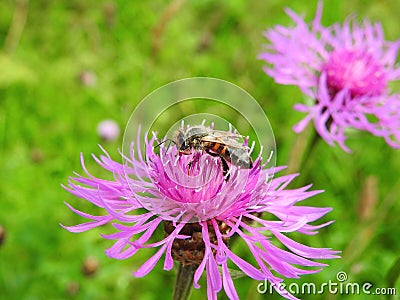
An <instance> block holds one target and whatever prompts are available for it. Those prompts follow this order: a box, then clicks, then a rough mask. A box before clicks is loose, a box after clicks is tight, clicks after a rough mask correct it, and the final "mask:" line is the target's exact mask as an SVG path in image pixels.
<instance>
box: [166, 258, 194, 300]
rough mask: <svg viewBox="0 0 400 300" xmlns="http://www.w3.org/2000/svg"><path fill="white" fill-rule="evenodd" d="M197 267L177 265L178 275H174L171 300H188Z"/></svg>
mask: <svg viewBox="0 0 400 300" xmlns="http://www.w3.org/2000/svg"><path fill="white" fill-rule="evenodd" d="M197 267H198V266H197V265H183V264H182V263H180V264H179V268H178V274H177V275H176V281H175V288H174V296H173V298H172V299H173V300H186V299H189V296H190V292H191V291H192V287H193V277H194V272H195V271H196V269H197Z"/></svg>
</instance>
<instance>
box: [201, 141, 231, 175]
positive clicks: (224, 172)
mask: <svg viewBox="0 0 400 300" xmlns="http://www.w3.org/2000/svg"><path fill="white" fill-rule="evenodd" d="M206 152H207V154H209V155H211V156H214V157H219V158H220V159H221V165H222V175H224V178H225V181H228V180H229V177H230V175H229V174H228V172H229V166H228V163H227V162H226V160H225V158H224V157H223V156H221V155H219V154H217V153H213V152H211V151H210V150H208V149H207V150H206Z"/></svg>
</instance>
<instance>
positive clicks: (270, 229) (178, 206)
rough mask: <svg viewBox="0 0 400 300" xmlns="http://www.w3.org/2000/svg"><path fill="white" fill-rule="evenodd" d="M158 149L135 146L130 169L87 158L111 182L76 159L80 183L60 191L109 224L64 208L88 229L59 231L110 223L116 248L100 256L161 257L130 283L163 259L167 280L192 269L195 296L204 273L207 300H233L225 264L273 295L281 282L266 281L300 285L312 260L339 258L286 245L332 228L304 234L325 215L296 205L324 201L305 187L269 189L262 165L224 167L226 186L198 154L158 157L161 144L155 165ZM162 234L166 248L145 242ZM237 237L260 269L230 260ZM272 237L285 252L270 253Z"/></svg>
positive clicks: (217, 166)
mask: <svg viewBox="0 0 400 300" xmlns="http://www.w3.org/2000/svg"><path fill="white" fill-rule="evenodd" d="M155 141H156V139H155V138H152V139H151V140H150V141H145V146H146V151H145V157H143V153H142V151H141V150H140V145H139V143H140V141H138V143H137V144H136V148H134V147H133V144H132V147H131V152H130V154H129V157H125V158H126V164H121V163H118V162H116V161H114V160H112V159H111V158H110V157H109V156H108V154H107V153H106V152H105V151H104V153H105V155H102V156H100V158H97V157H95V156H93V157H94V159H95V161H96V162H97V163H98V164H99V165H100V166H102V167H103V168H104V169H106V170H108V171H109V172H111V173H112V174H113V176H114V179H113V180H104V179H100V178H96V177H94V176H92V175H91V174H90V173H89V172H88V171H87V170H86V168H85V166H84V162H83V157H82V166H83V170H84V171H85V173H86V175H85V176H80V175H78V176H76V177H73V178H71V179H70V181H69V184H68V187H65V188H66V190H67V191H69V192H70V193H72V194H74V195H76V196H77V197H80V198H83V199H86V200H88V201H90V202H91V203H93V204H94V205H96V206H98V207H101V208H103V209H104V211H105V214H104V215H101V216H95V215H90V214H87V213H84V212H81V211H78V210H76V209H75V208H73V207H72V206H70V205H69V204H67V205H68V207H69V208H70V209H71V210H72V211H74V212H75V213H77V214H79V215H80V216H82V217H85V218H88V219H90V220H91V221H89V222H86V223H83V224H79V225H75V226H65V228H66V229H67V230H69V231H71V232H83V231H86V230H90V229H92V228H95V227H98V226H102V225H104V224H107V223H111V224H112V226H114V227H115V229H116V232H115V233H113V234H109V235H104V236H103V237H104V238H106V239H110V240H115V243H114V245H113V246H111V247H110V248H109V249H107V250H106V254H107V255H108V256H109V257H112V258H116V259H127V258H129V257H131V256H133V255H135V254H136V253H137V252H138V251H139V250H141V249H142V248H154V249H157V251H156V253H155V254H154V255H153V256H152V257H151V258H150V259H148V260H147V261H146V262H144V264H143V265H142V266H141V267H140V268H139V269H138V270H136V271H135V272H134V276H136V277H141V276H145V275H146V274H148V273H149V272H150V271H151V270H152V269H153V268H154V267H155V265H156V263H157V262H158V261H159V260H160V259H161V257H163V256H164V270H171V269H172V268H173V266H174V260H177V261H179V262H180V263H182V264H184V265H195V266H196V271H195V274H194V287H196V288H199V284H198V281H199V278H200V277H201V275H202V274H203V273H205V274H206V278H207V294H208V298H209V299H216V298H217V293H218V292H219V291H220V290H221V289H222V288H224V290H225V292H226V294H227V296H228V297H229V298H230V299H238V295H237V293H236V290H235V287H234V285H233V280H232V278H231V275H230V273H229V271H228V261H231V262H232V263H233V264H234V265H236V266H237V267H238V268H239V269H240V270H241V271H243V272H244V273H245V274H246V275H247V276H249V277H251V278H253V279H254V280H265V279H266V280H268V281H269V282H271V283H274V284H275V286H279V282H282V280H283V279H282V278H280V277H278V276H276V275H274V274H273V272H272V271H275V273H278V274H280V275H281V276H283V277H290V278H297V277H299V276H300V275H303V274H310V273H315V272H318V271H320V269H321V268H322V267H323V266H326V265H325V264H323V263H320V262H315V261H313V259H331V258H336V257H337V256H336V254H337V251H333V250H331V249H328V248H312V247H309V246H305V245H302V244H300V243H297V242H295V241H294V240H292V239H290V238H289V237H287V236H286V235H285V234H286V233H288V232H299V233H302V234H307V235H311V234H316V233H317V230H318V229H319V228H322V227H324V226H326V225H328V224H330V223H332V222H327V223H324V224H320V225H311V224H309V223H311V222H314V221H316V220H318V219H319V218H321V217H322V216H324V215H325V214H326V213H328V212H329V211H330V210H331V208H316V207H309V206H298V205H296V204H297V203H298V202H300V201H302V200H305V199H307V198H309V197H312V196H314V195H316V194H319V193H320V192H321V191H309V188H310V187H311V185H309V186H305V187H302V188H298V189H285V188H286V186H287V185H288V184H289V183H290V182H291V181H292V180H293V179H294V178H295V177H296V176H297V175H286V176H282V177H278V178H274V179H272V175H273V170H272V169H265V168H264V166H263V165H262V163H261V157H258V158H257V159H256V160H255V161H254V163H253V166H252V168H251V169H240V168H237V167H236V166H234V165H230V166H229V167H230V171H229V172H230V178H229V180H226V177H224V176H223V174H222V170H221V161H220V158H219V157H212V156H211V155H209V154H207V153H203V152H195V153H193V154H191V155H182V156H179V155H178V150H177V148H176V147H175V146H170V147H165V148H164V145H165V144H162V145H161V146H159V147H157V148H156V149H158V148H159V151H160V155H158V154H156V153H155V150H154V148H153V143H154V142H155ZM135 152H136V153H135ZM281 169H282V167H281V168H277V169H276V170H281ZM188 174H190V176H188ZM143 208H145V209H146V210H145V211H144V210H143ZM266 214H268V215H271V216H272V215H273V216H274V219H276V220H274V221H273V220H265V219H263V218H261V215H266ZM121 223H124V224H121ZM159 227H163V229H164V231H165V238H163V239H161V240H156V241H150V240H151V239H152V238H153V234H154V232H155V231H156V230H157V229H158V228H159ZM233 235H238V236H239V237H240V238H241V239H243V241H244V242H245V244H246V245H247V248H248V250H249V251H250V252H251V254H252V256H253V257H254V260H255V261H256V264H254V265H253V264H251V263H249V262H247V261H246V260H244V259H242V258H240V257H239V256H238V255H236V254H235V253H233V252H232V251H231V250H230V248H229V246H228V241H229V239H230V238H231V237H232V236H233ZM272 237H275V238H276V239H277V240H278V241H279V242H280V243H282V244H283V245H284V246H285V247H286V248H287V250H283V249H280V248H278V247H276V246H275V245H274V244H273V242H272ZM153 239H154V238H153ZM218 267H220V268H221V270H222V274H221V273H220V272H219V269H218ZM302 267H303V268H302ZM278 292H279V293H281V294H282V295H283V296H284V297H287V298H289V299H295V297H293V296H292V295H290V294H288V293H287V292H286V291H282V290H280V289H279V290H278Z"/></svg>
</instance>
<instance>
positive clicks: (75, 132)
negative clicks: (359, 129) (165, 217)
mask: <svg viewBox="0 0 400 300" xmlns="http://www.w3.org/2000/svg"><path fill="white" fill-rule="evenodd" d="M287 5H289V3H287V1H282V0H273V1H255V0H254V1H247V2H246V1H229V2H228V1H224V2H223V1H219V2H215V1H183V0H175V1H172V2H167V1H151V2H150V1H148V2H145V1H143V2H141V1H95V0H91V1H78V0H70V1H68V0H60V1H49V0H48V1H45V0H37V1H27V0H19V1H10V0H2V1H1V2H0V47H1V52H0V145H1V148H0V149H1V155H0V164H1V168H2V171H1V173H0V174H1V175H0V176H1V180H0V193H1V194H0V195H1V196H0V197H1V200H0V226H1V227H0V228H2V229H0V231H1V230H3V234H4V233H5V235H4V238H3V241H2V245H1V246H0V299H158V298H160V296H162V297H163V298H164V297H165V298H167V299H168V298H170V295H172V289H173V282H174V274H175V271H170V272H165V271H163V270H162V264H158V265H157V266H156V268H155V269H154V270H153V272H152V273H150V275H148V276H146V277H145V278H134V277H133V276H132V274H131V272H132V271H133V270H136V269H137V268H138V266H140V264H141V263H142V262H144V260H145V259H146V258H148V257H149V256H150V255H152V254H153V253H154V250H144V251H141V252H139V254H137V255H136V256H135V257H133V258H131V259H128V260H125V261H117V260H113V259H109V258H108V257H106V256H105V254H104V249H105V248H108V247H110V246H111V244H112V241H108V240H103V239H102V238H101V237H100V236H99V234H100V232H111V231H112V228H110V227H106V228H104V227H103V228H101V229H95V230H91V231H89V232H86V233H82V234H79V235H76V234H72V233H69V232H67V231H66V230H64V229H62V228H61V227H60V226H59V223H62V224H66V225H73V224H77V223H80V222H82V221H83V219H82V218H80V217H78V216H76V215H75V214H73V213H72V212H70V211H69V210H68V208H67V207H66V206H65V205H64V201H67V202H69V203H71V204H73V205H74V206H77V207H79V208H82V209H86V210H87V211H89V212H92V213H99V214H100V213H101V211H99V210H96V209H95V208H93V207H91V206H89V205H87V204H86V203H84V201H83V200H79V199H77V198H75V197H73V196H72V195H70V194H69V193H67V192H65V191H64V190H63V189H62V188H61V186H60V185H61V184H62V183H63V184H66V183H67V180H68V176H70V175H72V172H73V171H78V172H79V173H82V172H81V168H80V161H79V153H80V152H83V153H84V155H85V157H86V158H87V166H88V168H89V169H90V170H91V171H92V173H93V174H95V175H97V176H98V177H105V178H110V175H109V174H106V172H105V171H104V170H102V169H100V168H99V167H98V166H97V165H96V164H95V163H94V162H93V161H92V160H90V159H89V157H90V154H91V153H95V154H100V152H101V151H100V149H99V148H98V144H101V145H102V146H104V147H105V149H106V150H107V151H108V152H109V153H110V154H111V156H112V157H114V158H115V159H116V160H120V158H119V155H118V151H117V149H118V148H120V147H121V143H122V137H121V138H120V139H119V140H117V141H114V142H110V143H105V142H103V141H102V140H101V139H100V137H99V136H98V135H97V133H96V126H97V124H98V123H99V122H100V121H101V120H103V119H114V120H115V121H116V122H117V123H118V124H119V125H120V126H121V129H122V130H123V129H124V126H125V124H126V122H127V121H128V119H129V116H130V114H131V113H132V111H133V109H134V107H135V105H137V103H138V102H139V101H140V100H141V99H143V98H144V97H145V96H146V95H147V94H149V93H150V92H152V91H153V90H154V89H156V88H158V87H160V86H162V85H164V84H166V83H168V82H171V81H174V80H177V79H181V78H185V77H192V76H210V77H217V78H221V79H225V80H227V81H230V82H232V83H234V84H237V85H238V86H240V87H242V88H244V89H245V90H247V91H248V92H249V93H250V94H251V95H253V97H254V98H255V99H257V100H258V101H259V103H260V104H261V105H262V107H263V108H264V110H265V112H266V113H267V114H268V117H269V119H270V122H271V125H272V127H273V129H274V132H275V136H276V141H277V149H278V156H277V160H278V165H289V167H290V169H291V170H293V171H296V164H297V163H298V158H296V155H295V154H296V153H297V152H296V151H297V149H298V150H299V152H300V151H301V148H302V147H303V146H304V145H303V144H304V143H306V139H307V135H308V132H305V134H302V135H300V136H297V135H296V134H295V133H294V132H293V131H292V130H291V127H292V126H293V125H294V124H295V123H296V122H297V121H299V120H300V119H301V118H302V117H303V115H302V114H300V113H297V112H295V111H293V109H292V106H293V105H294V104H295V103H296V102H298V101H303V96H302V94H301V93H300V92H299V90H298V89H297V88H295V87H288V86H278V85H276V84H275V83H274V82H273V81H272V79H270V78H268V77H267V76H266V75H265V74H264V73H263V71H262V66H263V63H262V62H261V61H259V60H257V59H256V56H257V55H258V53H259V52H260V51H261V50H262V45H263V43H264V40H263V37H262V32H263V31H264V30H265V29H267V28H268V27H271V26H273V25H274V24H277V23H279V24H283V25H289V24H292V23H291V21H290V20H289V17H287V16H286V15H285V13H284V11H283V9H284V7H285V6H287ZM290 6H291V8H292V9H294V10H295V11H296V12H298V13H302V14H304V15H305V16H306V19H307V20H311V19H312V17H313V16H314V12H315V7H316V1H309V2H307V3H306V2H305V1H303V2H300V1H296V2H294V1H293V2H291V3H290ZM399 11H400V2H399V1H397V0H392V1H389V0H387V1H361V0H358V1H351V2H350V1H341V2H339V1H325V4H324V13H323V23H324V24H325V25H329V24H332V23H333V22H342V21H343V20H344V19H345V18H346V16H347V15H349V14H351V13H357V15H358V16H359V17H369V18H371V19H372V20H376V21H380V22H382V24H383V27H384V29H385V34H386V37H387V38H388V39H390V40H394V39H399V38H400V29H399V28H400V27H399V23H398V22H399V19H398V12H399ZM310 129H311V128H309V130H310ZM348 145H349V146H350V148H352V149H353V153H352V154H347V153H345V152H344V151H342V150H341V149H340V148H338V147H335V148H332V147H329V146H328V145H327V144H325V143H318V144H317V145H316V146H315V147H314V148H313V149H312V151H311V152H310V153H309V154H310V155H308V159H307V161H306V162H305V165H304V167H303V168H302V170H301V173H302V175H301V176H300V177H299V178H298V179H296V181H295V182H294V183H293V187H295V186H300V185H303V184H306V183H313V184H314V186H313V188H314V189H324V190H325V191H326V192H325V193H323V194H321V195H318V196H316V197H313V198H312V199H310V200H308V201H307V202H304V204H305V205H315V206H330V207H333V212H331V213H330V214H328V216H326V217H325V218H324V219H323V220H322V221H328V220H331V219H334V220H336V223H334V224H333V225H331V226H329V227H328V228H325V229H322V230H320V233H319V234H318V235H316V236H306V237H305V236H300V235H297V236H295V238H296V239H297V240H298V241H299V242H303V243H306V244H308V245H311V246H315V247H331V248H334V249H336V250H342V251H343V258H342V259H337V260H333V261H330V262H329V264H330V266H329V267H327V268H325V269H324V270H323V271H322V272H321V273H318V274H315V275H309V276H304V277H303V278H302V279H301V280H299V281H298V282H315V283H317V284H320V283H323V282H328V281H329V280H332V281H335V282H337V281H336V274H337V273H338V272H339V271H344V272H346V273H347V274H348V277H349V279H348V281H347V282H356V283H360V284H361V283H363V282H371V283H373V284H374V286H375V287H397V292H398V293H400V283H399V280H398V279H397V278H398V274H399V272H400V270H399V269H400V263H399V262H397V263H396V261H397V259H398V258H399V254H400V251H399V250H400V235H399V224H400V217H399V216H400V205H399V191H400V182H399V179H398V177H399V175H398V174H399V170H400V159H399V158H400V154H399V151H396V150H393V149H391V148H390V147H389V146H387V145H386V144H385V142H384V141H383V140H382V139H379V138H375V137H373V136H370V135H369V134H365V133H352V135H351V137H350V138H349V141H348ZM292 149H296V150H295V151H292ZM291 151H292V154H291ZM293 153H294V154H293ZM159 234H160V235H162V232H160V233H159ZM234 249H235V251H236V252H237V253H238V254H239V255H240V256H241V257H244V258H245V257H246V256H248V252H247V251H246V250H245V249H244V247H240V243H237V244H236V245H234ZM84 266H86V269H85V267H84ZM91 267H92V268H93V271H95V272H94V274H91V275H87V273H90V270H91ZM83 269H85V270H86V271H83ZM286 282H287V283H291V282H297V281H293V280H288V281H286ZM257 284H258V282H255V281H253V280H251V279H249V278H240V279H237V280H236V281H235V285H236V287H237V290H238V293H239V296H240V297H241V299H265V298H268V299H279V297H278V296H276V294H275V295H273V296H271V295H259V294H258V293H257V290H256V287H257ZM205 297H206V289H205V281H204V278H203V280H202V288H201V289H200V290H194V291H193V294H192V298H193V299H204V298H205ZM219 297H220V298H221V299H225V298H226V296H225V294H224V292H221V293H220V294H219ZM369 297H370V298H368V299H392V298H396V297H383V296H382V297H380V296H376V295H375V296H369ZM304 298H305V299H309V298H320V299H358V298H360V296H357V295H355V296H349V295H329V294H328V293H325V294H324V295H319V296H304ZM361 298H364V296H361Z"/></svg>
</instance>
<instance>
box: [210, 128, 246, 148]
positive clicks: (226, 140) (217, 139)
mask: <svg viewBox="0 0 400 300" xmlns="http://www.w3.org/2000/svg"><path fill="white" fill-rule="evenodd" d="M227 133H229V132H227ZM203 140H204V141H206V142H213V143H220V144H224V145H226V146H228V147H230V148H238V149H248V148H249V147H247V146H244V145H243V144H241V143H239V142H238V141H236V140H235V139H232V138H230V137H229V136H225V137H218V136H214V135H207V136H205V137H203Z"/></svg>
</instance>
